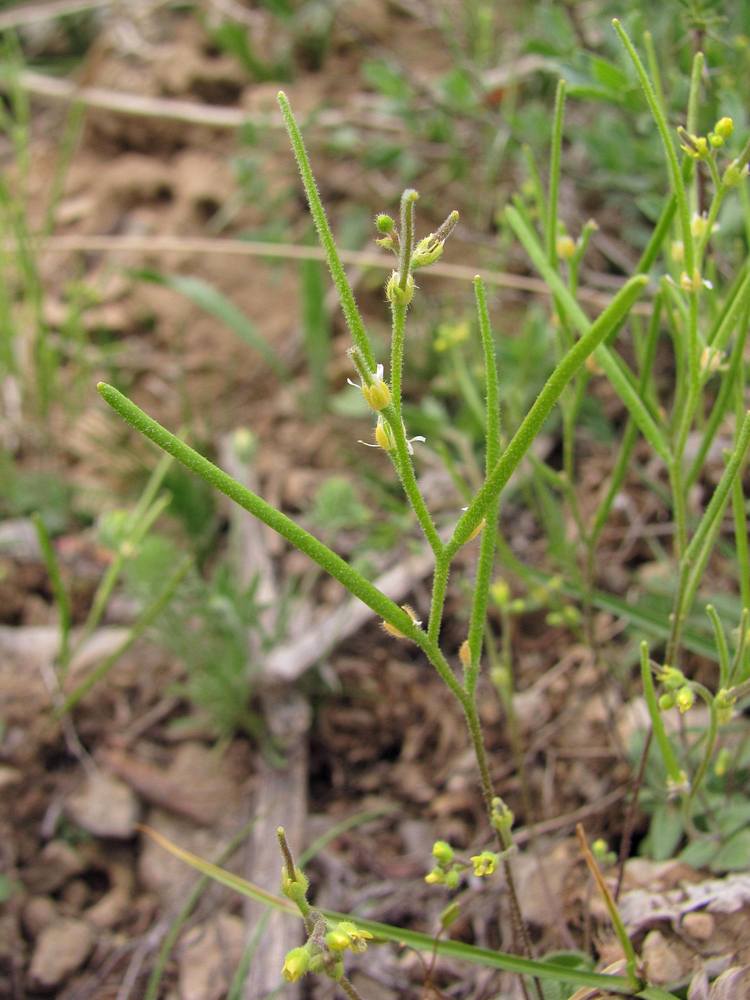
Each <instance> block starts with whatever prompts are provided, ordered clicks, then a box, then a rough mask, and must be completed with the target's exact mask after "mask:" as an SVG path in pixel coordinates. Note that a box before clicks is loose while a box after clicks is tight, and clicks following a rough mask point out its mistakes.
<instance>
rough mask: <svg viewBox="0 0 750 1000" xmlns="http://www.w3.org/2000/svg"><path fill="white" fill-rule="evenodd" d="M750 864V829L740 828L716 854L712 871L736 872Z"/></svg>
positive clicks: (712, 863)
mask: <svg viewBox="0 0 750 1000" xmlns="http://www.w3.org/2000/svg"><path fill="white" fill-rule="evenodd" d="M749 866H750V830H740V832H739V833H737V834H735V835H734V837H731V838H730V839H729V840H728V841H727V842H726V844H724V846H723V847H720V848H719V850H718V851H717V852H716V854H715V855H714V858H713V860H712V862H711V871H714V872H736V871H742V870H744V869H746V868H748V867H749Z"/></svg>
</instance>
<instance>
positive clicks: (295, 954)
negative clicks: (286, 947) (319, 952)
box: [281, 945, 310, 983]
mask: <svg viewBox="0 0 750 1000" xmlns="http://www.w3.org/2000/svg"><path fill="white" fill-rule="evenodd" d="M309 968H310V948H309V946H308V945H303V946H302V947H301V948H292V950H291V951H288V952H287V954H286V958H285V959H284V967H283V969H282V970H281V975H282V976H283V977H284V979H286V981H287V982H288V983H296V982H297V980H298V979H301V978H302V976H304V974H305V973H306V972H307V971H308V969H309Z"/></svg>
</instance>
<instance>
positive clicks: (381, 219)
mask: <svg viewBox="0 0 750 1000" xmlns="http://www.w3.org/2000/svg"><path fill="white" fill-rule="evenodd" d="M395 224H396V223H395V222H394V221H393V219H392V218H391V217H390V215H386V214H385V213H381V214H380V215H377V216H376V217H375V227H376V229H377V231H378V232H379V233H383V235H384V236H387V235H388V233H392V232H393V227H394V226H395Z"/></svg>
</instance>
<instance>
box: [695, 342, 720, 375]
mask: <svg viewBox="0 0 750 1000" xmlns="http://www.w3.org/2000/svg"><path fill="white" fill-rule="evenodd" d="M723 357H724V355H723V354H722V352H721V351H720V350H719V349H718V348H716V347H704V348H703V350H702V351H701V357H700V370H701V374H702V375H713V374H714V372H717V371H718V370H719V368H720V367H721V360H722V358H723Z"/></svg>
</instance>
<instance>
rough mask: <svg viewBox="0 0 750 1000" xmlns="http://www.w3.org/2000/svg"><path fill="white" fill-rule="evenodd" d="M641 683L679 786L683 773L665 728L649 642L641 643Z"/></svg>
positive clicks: (668, 765)
mask: <svg viewBox="0 0 750 1000" xmlns="http://www.w3.org/2000/svg"><path fill="white" fill-rule="evenodd" d="M641 683H642V684H643V696H644V698H645V699H646V707H647V708H648V714H649V716H650V717H651V729H652V732H653V734H654V736H655V737H656V743H657V746H658V747H659V753H660V754H661V759H662V760H663V761H664V767H665V769H666V772H667V775H668V777H669V780H670V782H671V783H672V784H673V785H674V786H675V787H678V786H679V785H680V784H681V783H682V780H683V773H682V770H681V768H680V764H679V761H678V760H677V756H676V754H675V752H674V749H673V748H672V744H671V743H670V741H669V737H668V736H667V731H666V729H665V728H664V720H663V719H662V717H661V711H660V709H659V703H658V701H657V698H656V690H655V689H654V679H653V677H652V675H651V659H650V657H649V653H648V643H646V642H642V643H641ZM646 752H647V751H646Z"/></svg>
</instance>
